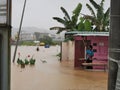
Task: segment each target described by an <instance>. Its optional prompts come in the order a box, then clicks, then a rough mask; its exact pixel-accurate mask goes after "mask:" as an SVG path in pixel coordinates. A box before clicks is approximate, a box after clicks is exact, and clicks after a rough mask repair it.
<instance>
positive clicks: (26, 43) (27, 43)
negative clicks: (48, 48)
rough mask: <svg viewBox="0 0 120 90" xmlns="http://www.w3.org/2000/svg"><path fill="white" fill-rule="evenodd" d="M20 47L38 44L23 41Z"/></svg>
mask: <svg viewBox="0 0 120 90" xmlns="http://www.w3.org/2000/svg"><path fill="white" fill-rule="evenodd" d="M20 45H27V46H35V45H36V44H35V43H34V42H33V41H21V42H20Z"/></svg>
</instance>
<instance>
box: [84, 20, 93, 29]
mask: <svg viewBox="0 0 120 90" xmlns="http://www.w3.org/2000/svg"><path fill="white" fill-rule="evenodd" d="M84 26H85V28H84V30H86V31H90V30H92V28H91V22H90V21H89V20H85V23H84Z"/></svg>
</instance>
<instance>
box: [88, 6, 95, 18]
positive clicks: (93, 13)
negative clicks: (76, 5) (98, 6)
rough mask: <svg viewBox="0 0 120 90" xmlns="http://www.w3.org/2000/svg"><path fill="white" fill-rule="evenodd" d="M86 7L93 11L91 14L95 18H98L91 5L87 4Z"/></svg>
mask: <svg viewBox="0 0 120 90" xmlns="http://www.w3.org/2000/svg"><path fill="white" fill-rule="evenodd" d="M86 6H87V8H88V9H89V10H90V11H91V14H92V15H93V16H94V17H96V15H95V12H94V10H93V9H92V7H91V6H90V5H89V4H86Z"/></svg>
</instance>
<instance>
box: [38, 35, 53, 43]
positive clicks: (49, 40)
mask: <svg viewBox="0 0 120 90" xmlns="http://www.w3.org/2000/svg"><path fill="white" fill-rule="evenodd" d="M40 41H41V42H44V43H45V44H49V45H51V44H53V40H52V38H51V37H49V36H44V37H43V38H40Z"/></svg>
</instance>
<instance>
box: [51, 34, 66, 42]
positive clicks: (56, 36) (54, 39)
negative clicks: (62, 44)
mask: <svg viewBox="0 0 120 90" xmlns="http://www.w3.org/2000/svg"><path fill="white" fill-rule="evenodd" d="M50 37H51V38H52V40H53V41H63V40H64V36H61V35H58V34H50Z"/></svg>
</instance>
